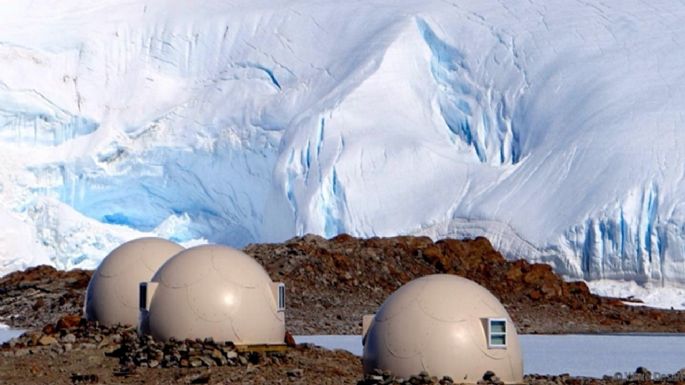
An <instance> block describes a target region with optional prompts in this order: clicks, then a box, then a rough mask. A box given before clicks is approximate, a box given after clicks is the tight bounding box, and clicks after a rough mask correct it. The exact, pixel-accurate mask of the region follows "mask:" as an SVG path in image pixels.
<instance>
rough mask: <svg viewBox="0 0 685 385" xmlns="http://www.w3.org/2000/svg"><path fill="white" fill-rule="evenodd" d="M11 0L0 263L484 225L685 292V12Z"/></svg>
mask: <svg viewBox="0 0 685 385" xmlns="http://www.w3.org/2000/svg"><path fill="white" fill-rule="evenodd" d="M93 4H94V3H93V2H90V1H84V0H70V1H59V2H58V1H51V0H37V1H33V2H24V1H12V2H10V4H3V6H2V7H0V69H1V70H0V179H1V183H2V189H0V223H2V224H3V225H4V227H5V230H4V231H3V232H2V234H0V246H1V247H0V271H2V272H7V271H10V270H13V269H17V268H20V267H24V266H26V265H32V264H37V263H51V264H54V265H57V266H59V267H73V266H83V267H92V266H93V265H95V264H96V263H97V262H98V261H99V259H100V258H102V257H103V256H104V255H105V254H106V253H107V252H108V251H109V250H111V249H112V248H113V247H115V246H116V245H118V244H119V243H120V242H122V241H124V240H127V239H130V238H132V237H135V236H139V235H142V234H157V235H162V236H166V237H169V238H171V239H173V240H175V241H179V242H192V241H198V240H210V241H213V242H219V243H227V244H230V245H234V246H242V245H244V244H246V243H249V242H263V241H279V240H283V239H285V238H288V237H290V236H293V235H296V234H304V233H317V234H322V235H324V236H332V235H335V234H337V233H340V232H347V233H350V234H354V235H358V236H375V235H377V236H386V235H396V234H427V235H430V236H433V237H445V236H476V235H486V236H488V237H489V238H490V239H491V240H492V241H493V243H494V244H495V246H496V247H497V248H499V249H500V250H502V251H503V252H504V253H505V254H507V255H508V256H511V257H526V258H529V259H531V260H534V261H544V262H548V263H551V264H552V265H554V266H555V267H556V268H557V270H558V271H560V272H562V273H564V274H565V275H566V276H568V277H570V278H584V279H588V280H594V279H600V278H608V279H624V280H634V281H636V282H639V283H647V282H649V283H651V284H663V283H666V284H670V285H681V286H683V285H685V241H684V239H685V238H684V237H683V236H684V233H685V198H683V192H685V185H684V182H683V181H684V180H685V150H683V147H682V145H683V144H685V130H683V129H682V125H683V124H684V118H683V112H682V111H683V107H684V106H683V103H685V102H684V101H685V56H684V55H683V53H682V52H683V49H682V48H683V43H684V42H685V30H683V28H682V27H681V24H682V20H683V19H685V6H683V5H682V4H679V3H677V2H673V1H670V0H668V1H666V0H664V1H650V2H639V1H630V0H628V1H618V0H616V1H605V2H603V3H598V2H587V3H586V2H583V1H566V0H552V1H550V0H546V1H542V0H533V1H506V2H499V1H493V0H462V1H452V2H450V1H437V0H436V1H410V0H404V1H401V2H398V1H390V0H388V1H374V2H366V1H359V2H352V1H349V2H337V1H317V2H310V1H307V2H305V1H299V2H298V1H262V2H255V1H236V2H227V1H213V0H210V1H204V2H203V3H202V5H195V6H193V7H189V6H188V5H186V4H187V3H186V2H183V1H161V0H150V1H142V0H134V1H127V2H121V1H113V0H103V1H99V2H97V4H96V5H93Z"/></svg>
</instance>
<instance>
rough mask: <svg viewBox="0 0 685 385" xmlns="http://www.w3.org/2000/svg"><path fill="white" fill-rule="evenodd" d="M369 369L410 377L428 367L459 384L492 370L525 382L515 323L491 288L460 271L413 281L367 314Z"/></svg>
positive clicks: (366, 358)
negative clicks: (457, 273)
mask: <svg viewBox="0 0 685 385" xmlns="http://www.w3.org/2000/svg"><path fill="white" fill-rule="evenodd" d="M363 325H364V329H365V330H364V337H363V344H364V354H363V365H364V372H365V373H366V374H369V373H371V372H372V371H373V370H374V369H381V370H387V371H390V372H392V373H393V374H395V375H397V376H401V377H405V378H408V377H409V376H411V375H415V374H418V373H420V372H422V371H426V372H428V373H430V374H431V375H433V376H438V377H442V376H450V377H452V378H453V379H454V381H455V383H472V384H473V383H477V382H478V381H479V380H481V379H482V378H483V375H484V374H485V373H486V372H487V371H492V372H494V373H495V374H496V375H497V376H498V377H499V378H500V379H501V380H502V381H504V382H505V383H522V382H523V362H522V358H521V351H520V347H519V341H518V336H517V333H516V328H515V326H514V324H513V322H512V321H511V318H510V317H509V315H508V314H507V311H506V310H505V309H504V307H503V306H502V305H501V304H500V302H499V301H498V300H497V298H495V297H494V296H493V295H492V294H491V293H490V292H489V291H488V290H487V289H485V288H484V287H482V286H480V285H478V284H477V283H475V282H473V281H470V280H468V279H465V278H462V277H458V276H455V275H447V274H436V275H429V276H426V277H422V278H419V279H416V280H413V281H411V282H409V283H407V284H406V285H404V286H402V287H401V288H399V289H398V290H397V291H396V292H394V293H393V294H392V295H390V297H388V298H387V299H386V301H385V302H384V303H383V304H382V305H381V307H380V309H379V311H378V313H377V314H376V315H375V316H373V317H369V316H367V317H365V319H364V322H363Z"/></svg>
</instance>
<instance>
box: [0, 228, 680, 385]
mask: <svg viewBox="0 0 685 385" xmlns="http://www.w3.org/2000/svg"><path fill="white" fill-rule="evenodd" d="M245 252H247V253H248V254H250V255H252V256H254V257H255V258H256V259H258V260H259V261H260V262H261V263H262V264H263V265H264V266H265V268H266V269H267V271H268V272H269V274H270V275H271V276H272V278H273V279H274V280H276V281H282V282H285V283H286V285H287V295H288V297H287V302H288V306H287V313H286V317H287V323H288V330H289V331H290V332H291V333H293V334H347V333H354V334H359V333H360V332H361V322H360V321H361V317H362V315H364V314H369V313H373V312H375V310H376V309H377V307H378V306H379V305H380V304H381V303H382V301H383V300H384V299H385V298H386V297H387V296H388V295H389V294H390V293H392V292H393V291H394V290H395V289H397V288H398V287H399V286H401V285H402V284H404V283H406V282H408V281H410V280H412V279H414V278H417V277H420V276H423V275H426V274H434V273H450V274H457V275H461V276H464V277H467V278H469V279H472V280H474V281H476V282H478V283H480V284H482V285H484V286H485V287H487V288H488V289H489V290H490V291H492V292H493V294H495V296H497V297H498V298H499V299H500V300H501V301H502V302H503V303H504V305H505V306H506V307H507V309H508V310H509V312H510V314H511V315H512V318H513V319H514V321H515V322H516V323H517V326H518V328H519V330H520V331H522V332H524V333H571V332H573V333H578V332H581V333H582V332H591V333H597V332H683V331H685V322H684V321H685V312H680V311H667V310H656V309H649V308H645V307H641V306H627V305H625V304H624V303H623V301H622V300H620V299H611V298H601V297H597V296H595V295H592V294H591V293H590V292H589V290H588V289H587V286H586V285H585V284H584V283H582V282H575V283H567V282H564V281H563V280H562V279H560V278H559V277H558V276H556V275H555V274H554V273H553V272H552V270H551V269H550V268H549V267H548V266H546V265H539V264H530V263H528V262H526V261H523V260H519V261H506V260H505V259H504V258H503V257H502V256H501V255H500V254H499V253H497V252H496V251H495V250H494V249H493V248H492V246H491V245H490V243H489V242H488V241H487V240H486V239H484V238H478V239H475V240H465V241H456V240H443V241H438V242H433V241H431V240H430V239H428V238H424V237H394V238H372V239H356V238H352V237H350V236H347V235H341V236H338V237H336V238H333V239H331V240H325V239H323V238H320V237H316V236H305V237H299V238H294V239H292V240H290V241H287V242H285V243H282V244H262V245H250V246H248V247H247V248H245ZM91 274H92V272H90V271H82V270H73V271H69V272H64V271H57V270H55V269H53V268H50V267H46V266H41V267H36V268H31V269H28V270H26V271H23V272H16V273H12V274H9V275H7V276H5V277H2V278H0V322H3V323H6V324H9V325H11V326H13V327H18V328H24V329H28V330H29V332H27V333H26V334H25V335H24V336H22V337H20V338H18V339H16V340H14V341H12V342H11V343H7V344H5V345H3V347H2V348H1V349H0V384H48V383H50V384H76V383H107V384H110V383H112V384H118V383H121V384H132V383H158V384H185V383H212V384H215V383H216V384H222V383H224V384H229V383H238V384H266V383H302V384H357V383H358V384H360V385H374V384H400V383H402V384H431V383H435V384H438V383H440V384H449V379H438V378H431V377H430V376H428V375H426V374H424V375H423V376H419V375H418V374H417V376H415V377H414V378H412V379H404V380H403V379H395V378H393V377H392V376H391V375H390V374H388V373H376V374H375V375H373V376H369V377H367V378H365V379H363V378H362V377H361V364H360V360H359V358H358V357H355V356H353V355H351V354H349V353H346V352H341V351H336V352H331V351H327V350H324V349H321V348H317V347H314V346H308V345H304V346H291V347H289V348H287V350H286V351H285V352H279V353H263V354H260V355H258V356H254V355H252V356H250V355H246V354H244V353H241V352H237V351H235V350H233V349H232V347H231V346H227V345H225V344H217V343H215V342H213V341H181V342H175V343H174V344H159V343H156V342H154V341H151V340H142V339H138V338H137V336H135V333H133V331H132V330H126V329H120V328H112V329H103V328H99V327H97V326H96V325H92V324H89V323H86V322H85V321H83V320H81V319H80V317H79V314H80V313H81V309H82V306H83V293H84V290H85V288H86V286H87V284H88V281H89V279H90V276H91ZM641 370H642V369H641ZM638 374H639V375H640V376H638V377H633V378H630V379H615V378H604V379H587V378H576V377H569V376H544V377H540V376H528V377H526V379H525V382H526V383H527V384H529V385H547V384H549V385H552V384H555V385H585V384H588V385H590V384H593V385H594V384H607V385H619V384H621V385H623V384H627V383H628V382H629V383H631V384H632V383H635V382H646V383H663V384H666V383H669V384H671V383H673V384H675V383H678V384H681V383H682V382H683V380H685V378H681V377H682V376H680V375H677V374H676V375H673V376H671V377H668V378H661V379H658V380H649V379H648V378H647V377H646V375H645V373H644V371H642V372H639V373H638ZM488 382H490V383H493V384H495V383H496V381H495V382H493V381H492V380H491V381H484V383H485V384H487V383H488Z"/></svg>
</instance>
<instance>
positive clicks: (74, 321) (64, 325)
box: [56, 314, 81, 331]
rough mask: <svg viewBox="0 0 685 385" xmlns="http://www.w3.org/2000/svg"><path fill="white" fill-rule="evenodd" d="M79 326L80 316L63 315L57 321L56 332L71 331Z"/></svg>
mask: <svg viewBox="0 0 685 385" xmlns="http://www.w3.org/2000/svg"><path fill="white" fill-rule="evenodd" d="M80 324H81V316H80V315H76V314H69V315H65V316H64V317H62V318H60V319H59V321H57V325H56V326H57V328H56V329H57V330H58V331H59V330H66V329H73V328H75V327H78V326H79V325H80Z"/></svg>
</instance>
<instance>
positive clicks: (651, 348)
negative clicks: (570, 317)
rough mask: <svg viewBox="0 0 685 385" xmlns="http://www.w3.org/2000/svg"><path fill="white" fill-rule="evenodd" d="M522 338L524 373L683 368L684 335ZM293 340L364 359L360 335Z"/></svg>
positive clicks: (580, 373)
mask: <svg viewBox="0 0 685 385" xmlns="http://www.w3.org/2000/svg"><path fill="white" fill-rule="evenodd" d="M520 339H521V350H522V351H523V360H524V372H525V373H526V374H531V373H538V374H562V373H569V374H571V375H574V376H589V377H602V376H603V375H614V374H615V373H621V374H622V375H623V376H625V374H626V373H632V372H634V371H635V369H636V368H637V367H638V366H644V367H646V368H648V369H649V370H651V371H652V372H653V373H659V374H669V373H675V372H676V371H678V370H680V369H681V368H683V367H685V335H681V334H642V335H637V334H630V335H523V336H520ZM295 340H296V341H297V342H298V343H304V342H309V343H314V344H316V345H320V346H323V347H326V348H329V349H344V350H347V351H349V352H351V353H353V354H356V355H359V356H361V354H362V345H361V337H360V336H297V337H295Z"/></svg>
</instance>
